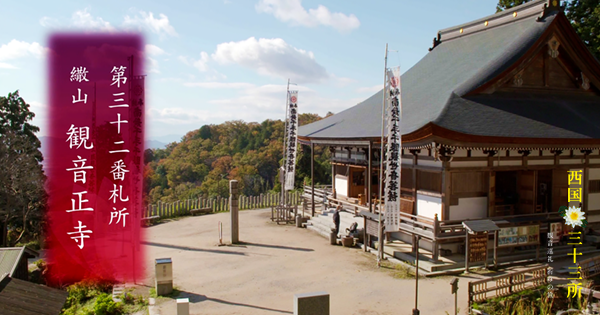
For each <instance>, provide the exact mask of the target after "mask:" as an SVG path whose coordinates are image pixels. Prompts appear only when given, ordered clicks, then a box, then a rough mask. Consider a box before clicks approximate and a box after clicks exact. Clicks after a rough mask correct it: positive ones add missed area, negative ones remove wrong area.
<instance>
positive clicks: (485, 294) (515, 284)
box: [469, 265, 548, 310]
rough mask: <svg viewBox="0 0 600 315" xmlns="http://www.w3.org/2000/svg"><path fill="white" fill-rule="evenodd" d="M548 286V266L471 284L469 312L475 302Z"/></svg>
mask: <svg viewBox="0 0 600 315" xmlns="http://www.w3.org/2000/svg"><path fill="white" fill-rule="evenodd" d="M547 284H548V266H547V265H546V266H540V267H535V268H530V269H526V270H523V271H517V272H511V273H508V274H505V275H501V276H496V277H490V278H487V279H483V280H478V281H473V282H469V310H471V307H472V306H473V303H475V302H477V303H479V302H484V301H486V300H488V299H491V298H494V297H501V296H508V295H512V294H515V293H518V292H521V291H524V290H527V289H531V288H537V287H540V286H543V285H547Z"/></svg>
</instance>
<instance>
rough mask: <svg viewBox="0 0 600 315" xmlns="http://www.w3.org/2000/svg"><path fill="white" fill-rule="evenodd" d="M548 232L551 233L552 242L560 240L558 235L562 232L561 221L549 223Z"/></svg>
mask: <svg viewBox="0 0 600 315" xmlns="http://www.w3.org/2000/svg"><path fill="white" fill-rule="evenodd" d="M550 232H551V233H552V240H549V241H552V243H558V242H560V237H561V235H562V233H563V224H562V222H557V223H550Z"/></svg>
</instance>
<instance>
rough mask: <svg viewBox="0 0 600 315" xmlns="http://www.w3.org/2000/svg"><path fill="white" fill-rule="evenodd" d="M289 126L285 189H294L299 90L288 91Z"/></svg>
mask: <svg viewBox="0 0 600 315" xmlns="http://www.w3.org/2000/svg"><path fill="white" fill-rule="evenodd" d="M288 97H289V99H288V112H289V117H288V128H287V137H286V140H287V152H286V161H287V165H286V168H287V169H286V175H285V190H293V189H294V186H295V185H294V180H295V174H296V155H297V149H298V141H297V138H296V134H297V130H298V91H289V92H288Z"/></svg>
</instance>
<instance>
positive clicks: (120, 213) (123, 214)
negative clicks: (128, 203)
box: [108, 207, 129, 227]
mask: <svg viewBox="0 0 600 315" xmlns="http://www.w3.org/2000/svg"><path fill="white" fill-rule="evenodd" d="M113 209H114V210H115V211H112V212H111V213H110V222H109V223H108V224H109V225H110V224H112V222H113V219H114V218H117V222H116V224H119V222H120V221H121V218H123V227H125V217H126V216H128V215H129V213H127V212H125V211H127V208H123V209H121V210H117V208H115V207H113Z"/></svg>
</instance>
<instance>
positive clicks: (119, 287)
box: [112, 284, 125, 303]
mask: <svg viewBox="0 0 600 315" xmlns="http://www.w3.org/2000/svg"><path fill="white" fill-rule="evenodd" d="M123 292H125V285H123V284H115V285H114V286H113V291H112V299H113V301H115V303H118V302H121V299H120V296H122V295H123Z"/></svg>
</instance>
